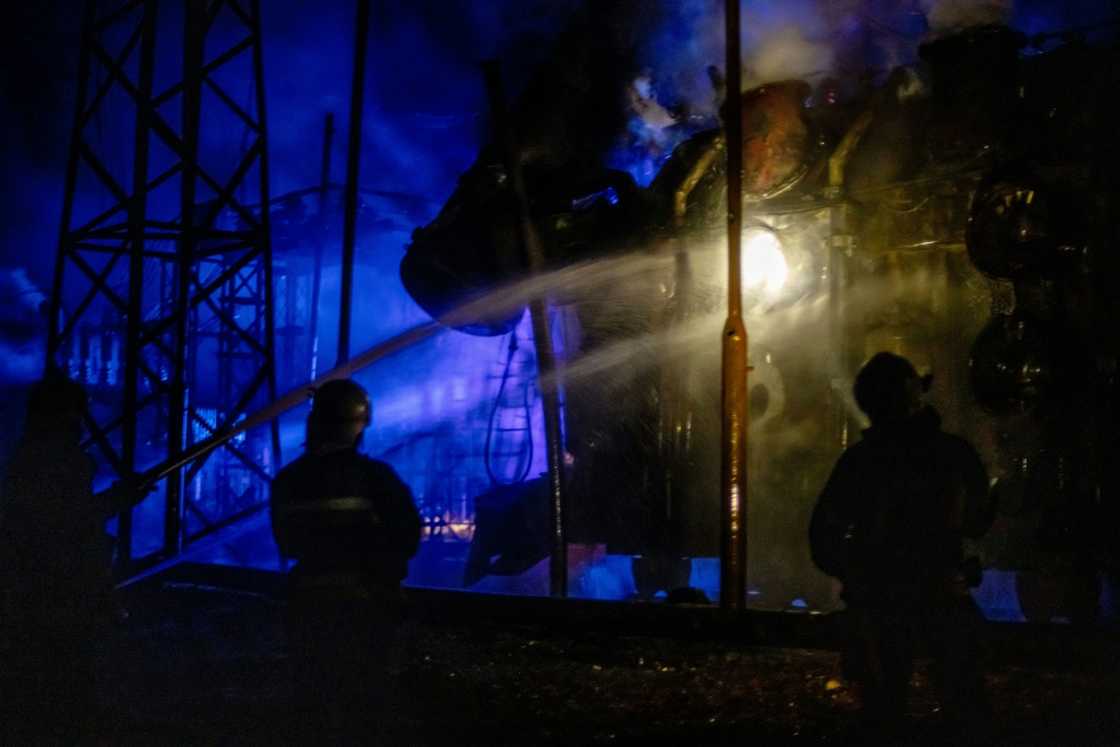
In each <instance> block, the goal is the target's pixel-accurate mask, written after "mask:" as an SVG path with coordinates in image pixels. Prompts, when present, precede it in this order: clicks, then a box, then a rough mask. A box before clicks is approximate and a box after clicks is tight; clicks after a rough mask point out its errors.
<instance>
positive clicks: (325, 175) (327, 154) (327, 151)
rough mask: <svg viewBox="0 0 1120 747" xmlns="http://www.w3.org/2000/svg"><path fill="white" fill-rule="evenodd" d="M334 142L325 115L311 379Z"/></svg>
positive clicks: (316, 349) (314, 373)
mask: <svg viewBox="0 0 1120 747" xmlns="http://www.w3.org/2000/svg"><path fill="white" fill-rule="evenodd" d="M333 141H334V114H333V113H330V114H327V120H326V122H325V123H324V125H323V160H322V165H321V166H320V168H319V236H318V238H317V240H316V241H315V260H314V262H315V264H314V268H313V270H312V273H311V320H310V322H309V324H310V326H311V378H312V379H314V378H315V377H316V376H317V375H318V374H319V293H320V287H321V286H322V284H323V244H324V242H325V241H326V231H327V191H328V190H329V189H330V182H331V144H332V142H333Z"/></svg>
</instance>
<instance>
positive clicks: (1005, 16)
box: [921, 0, 1014, 36]
mask: <svg viewBox="0 0 1120 747" xmlns="http://www.w3.org/2000/svg"><path fill="white" fill-rule="evenodd" d="M921 5H922V10H923V11H925V14H926V22H927V23H928V24H929V30H930V33H931V34H932V35H933V36H945V35H948V34H952V33H955V32H957V31H961V30H963V29H966V28H971V27H973V26H990V25H996V24H1006V23H1008V22H1009V21H1010V20H1011V12H1012V10H1013V7H1012V6H1013V5H1014V3H1013V2H1012V0H921Z"/></svg>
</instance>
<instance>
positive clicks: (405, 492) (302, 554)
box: [270, 449, 420, 588]
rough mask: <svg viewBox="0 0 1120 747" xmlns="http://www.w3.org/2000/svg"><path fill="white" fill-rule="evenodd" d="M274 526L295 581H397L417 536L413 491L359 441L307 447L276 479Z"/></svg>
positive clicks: (382, 584) (394, 584)
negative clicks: (321, 450)
mask: <svg viewBox="0 0 1120 747" xmlns="http://www.w3.org/2000/svg"><path fill="white" fill-rule="evenodd" d="M270 509H271V518H272V530H273V535H274V536H275V538H276V544H277V546H278V547H279V549H280V553H281V555H283V556H284V557H287V558H292V559H294V560H296V563H297V564H296V567H295V569H293V572H292V573H293V578H294V579H295V580H296V581H297V582H306V583H315V582H316V580H319V581H323V582H329V581H331V580H332V579H333V580H336V581H337V582H338V584H339V585H348V584H350V585H353V584H360V585H366V584H370V585H373V586H375V587H381V588H395V587H397V586H399V585H400V582H401V580H402V579H404V577H405V576H406V575H407V574H408V560H409V558H411V557H412V556H413V555H415V554H416V549H417V547H418V545H419V542H420V515H419V513H418V512H417V510H416V506H415V504H414V503H413V500H412V493H411V492H410V491H409V489H408V486H407V485H405V484H404V483H403V482H402V481H401V479H400V478H399V477H398V476H397V474H396V472H394V471H393V468H392V467H390V466H389V465H388V464H385V463H384V462H380V461H377V460H375V459H370V458H369V457H366V456H364V455H362V454H359V453H358V452H357V450H355V449H343V450H339V451H333V452H330V453H327V454H305V455H303V456H302V457H300V458H299V459H297V460H295V461H294V462H292V463H291V464H289V465H288V466H287V467H285V468H284V469H282V470H280V473H279V474H277V475H276V479H275V480H273V482H272V497H271V502H270Z"/></svg>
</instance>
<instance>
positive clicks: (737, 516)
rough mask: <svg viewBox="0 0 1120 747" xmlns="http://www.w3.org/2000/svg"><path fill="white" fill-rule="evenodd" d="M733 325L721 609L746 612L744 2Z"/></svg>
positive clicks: (733, 214) (734, 149) (731, 3)
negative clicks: (742, 282) (743, 303)
mask: <svg viewBox="0 0 1120 747" xmlns="http://www.w3.org/2000/svg"><path fill="white" fill-rule="evenodd" d="M725 8H726V11H725V12H726V18H725V20H726V37H727V104H726V111H727V121H726V122H724V127H725V128H726V132H727V320H726V321H725V322H724V325H723V395H722V409H723V432H722V443H721V445H722V450H723V460H722V475H721V477H722V480H721V488H722V505H721V509H722V511H721V516H720V519H721V521H720V530H721V532H720V534H721V536H720V577H719V585H720V597H719V602H720V607H721V608H723V609H725V610H741V609H744V608H745V607H746V592H747V425H748V423H747V328H746V325H745V324H744V323H743V309H742V287H741V268H740V265H741V260H740V249H741V246H740V245H741V242H742V225H743V217H742V211H743V171H742V169H743V134H742V129H743V120H742V117H743V114H742V104H741V96H740V94H741V90H740V89H741V88H742V80H741V77H742V75H741V68H740V65H741V62H740V57H741V54H740V44H739V32H740V28H739V0H726V2H725Z"/></svg>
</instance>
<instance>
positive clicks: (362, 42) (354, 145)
mask: <svg viewBox="0 0 1120 747" xmlns="http://www.w3.org/2000/svg"><path fill="white" fill-rule="evenodd" d="M357 2H358V17H357V20H356V21H355V22H354V23H355V28H354V75H353V87H352V88H351V91H350V125H349V126H350V132H349V147H348V150H347V155H346V198H345V200H346V201H345V215H344V218H343V220H344V221H345V222H344V223H343V226H342V281H341V285H340V287H341V300H340V302H339V314H338V359H337V361H336V363H345V362H346V359H347V358H349V357H350V307H351V303H352V302H353V295H354V242H355V239H356V232H357V221H358V171H359V167H360V166H361V159H362V105H363V104H362V102H363V93H364V92H365V80H366V47H367V46H368V43H369V12H370V0H357Z"/></svg>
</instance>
